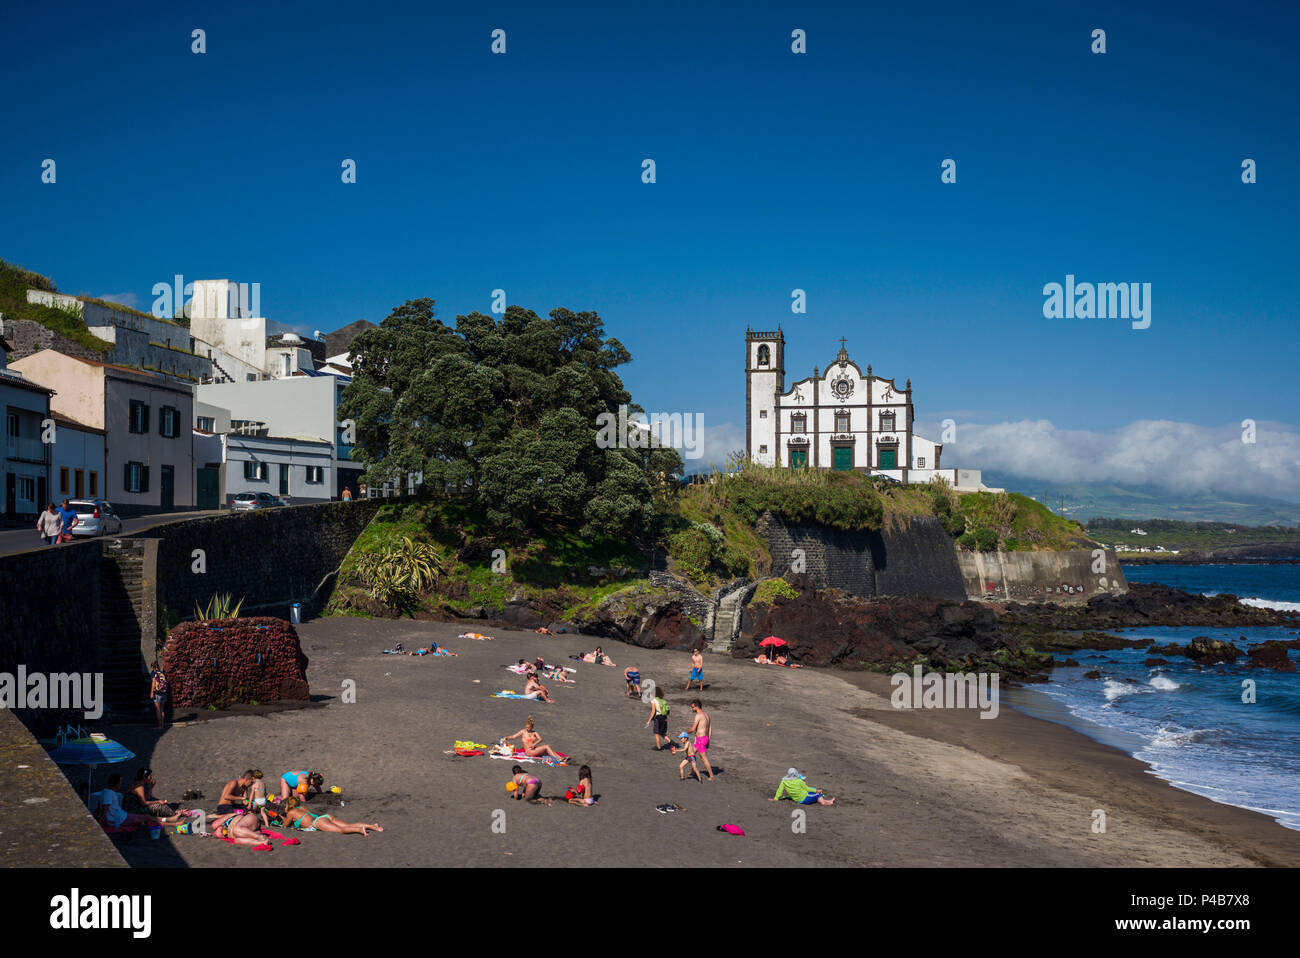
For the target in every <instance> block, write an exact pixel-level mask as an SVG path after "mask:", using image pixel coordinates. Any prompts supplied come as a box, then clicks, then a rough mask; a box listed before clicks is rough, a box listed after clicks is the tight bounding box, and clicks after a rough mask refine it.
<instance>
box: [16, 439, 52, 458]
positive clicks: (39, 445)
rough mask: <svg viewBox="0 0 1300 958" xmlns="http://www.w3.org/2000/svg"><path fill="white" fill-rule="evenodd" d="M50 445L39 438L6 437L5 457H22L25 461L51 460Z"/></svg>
mask: <svg viewBox="0 0 1300 958" xmlns="http://www.w3.org/2000/svg"><path fill="white" fill-rule="evenodd" d="M47 449H48V447H47V446H46V444H45V443H43V442H41V441H40V440H39V439H29V438H24V437H22V436H6V437H5V458H6V459H20V460H22V461H24V462H49V458H48V457H47V455H46V453H47Z"/></svg>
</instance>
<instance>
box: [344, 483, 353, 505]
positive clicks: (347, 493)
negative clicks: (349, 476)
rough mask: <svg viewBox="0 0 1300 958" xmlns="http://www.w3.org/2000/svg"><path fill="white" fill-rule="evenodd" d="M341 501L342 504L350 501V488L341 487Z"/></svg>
mask: <svg viewBox="0 0 1300 958" xmlns="http://www.w3.org/2000/svg"><path fill="white" fill-rule="evenodd" d="M343 501H344V502H351V501H352V487H351V486H344V487H343Z"/></svg>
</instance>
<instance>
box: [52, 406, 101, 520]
mask: <svg viewBox="0 0 1300 958" xmlns="http://www.w3.org/2000/svg"><path fill="white" fill-rule="evenodd" d="M51 418H52V419H53V420H54V428H55V433H54V442H52V443H51V444H50V452H51V462H50V483H51V485H52V486H53V491H54V497H53V498H54V500H55V501H56V502H58V501H60V500H62V499H63V498H65V497H66V498H69V499H104V498H107V496H106V495H105V492H104V476H105V472H104V462H105V460H104V453H105V447H106V440H105V437H106V435H107V434H106V433H105V432H104V430H103V429H98V428H96V427H95V426H88V425H86V424H85V423H84V422H77V421H76V420H74V419H69V418H68V417H67V416H63V415H60V414H59V413H52V414H51Z"/></svg>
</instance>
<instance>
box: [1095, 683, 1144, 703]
mask: <svg viewBox="0 0 1300 958" xmlns="http://www.w3.org/2000/svg"><path fill="white" fill-rule="evenodd" d="M1149 691H1151V690H1150V689H1146V688H1143V687H1142V686H1141V685H1138V684H1137V683H1136V682H1116V681H1115V680H1114V679H1107V680H1106V684H1105V685H1104V686H1103V687H1102V690H1101V692H1102V694H1103V695H1105V696H1106V701H1107V702H1113V701H1115V700H1116V699H1117V698H1120V697H1121V696H1124V695H1134V694H1136V693H1138V692H1149Z"/></svg>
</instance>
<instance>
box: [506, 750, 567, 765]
mask: <svg viewBox="0 0 1300 958" xmlns="http://www.w3.org/2000/svg"><path fill="white" fill-rule="evenodd" d="M489 754H490V755H491V756H492V758H499V759H502V760H508V761H512V762H520V763H527V764H530V765H568V764H569V757H568V756H567V755H565V757H564V758H563V759H557V758H555V757H554V756H553V755H541V756H537V757H534V756H532V755H529V754H528V753H527V752H525V751H524V750H523V749H521V748H513V747H511V746H509V745H494V746H492V751H491V752H490V753H489ZM560 754H562V755H563V754H564V753H563V752H561V753H560Z"/></svg>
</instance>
